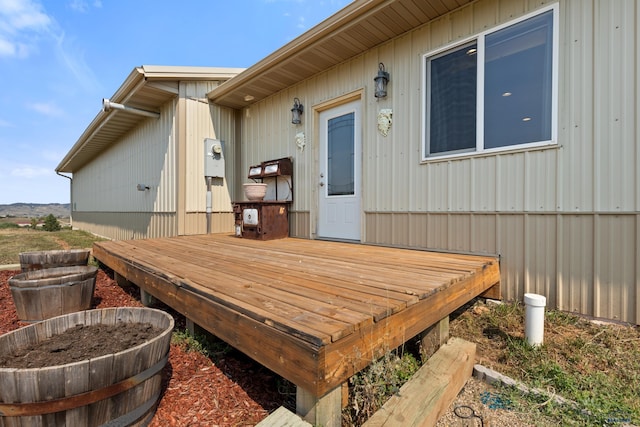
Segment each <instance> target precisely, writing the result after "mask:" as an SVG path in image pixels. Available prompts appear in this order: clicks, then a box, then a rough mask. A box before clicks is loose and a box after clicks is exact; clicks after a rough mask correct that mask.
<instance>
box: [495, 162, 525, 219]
mask: <svg viewBox="0 0 640 427" xmlns="http://www.w3.org/2000/svg"><path fill="white" fill-rule="evenodd" d="M524 165H525V154H524V153H512V154H503V155H499V156H498V158H497V181H496V193H497V194H496V200H497V203H496V208H497V210H498V211H501V212H509V211H511V212H522V211H523V210H524V198H525V192H524V175H523V173H524V170H525V167H524Z"/></svg>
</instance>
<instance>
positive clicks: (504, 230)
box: [497, 214, 526, 300]
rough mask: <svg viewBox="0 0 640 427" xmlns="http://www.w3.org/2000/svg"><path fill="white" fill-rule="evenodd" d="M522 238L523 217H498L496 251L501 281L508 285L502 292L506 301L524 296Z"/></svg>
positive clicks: (523, 243)
mask: <svg viewBox="0 0 640 427" xmlns="http://www.w3.org/2000/svg"><path fill="white" fill-rule="evenodd" d="M524 237H525V236H524V216H523V215H515V214H514V215H500V216H498V224H497V240H498V245H497V250H498V253H499V254H500V257H501V262H500V275H501V279H502V281H503V282H504V283H508V284H509V285H508V286H506V287H505V289H503V290H502V296H503V298H505V299H507V300H515V299H518V298H519V297H521V296H522V295H524V292H523V291H524V272H525V258H524V250H525V248H524V246H525V244H526V242H525V239H524Z"/></svg>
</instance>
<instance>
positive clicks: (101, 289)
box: [0, 270, 545, 427]
mask: <svg viewBox="0 0 640 427" xmlns="http://www.w3.org/2000/svg"><path fill="white" fill-rule="evenodd" d="M18 273H19V271H0V334H4V333H6V332H9V331H11V330H14V329H17V328H19V327H20V326H24V325H26V324H24V323H22V322H20V321H19V320H18V318H17V315H16V312H15V307H14V305H13V300H12V298H11V294H10V290H9V286H8V279H9V278H10V277H11V276H13V275H15V274H18ZM135 289H136V288H131V289H129V290H128V291H125V290H124V289H122V288H121V287H119V286H118V285H117V284H116V283H115V281H114V280H113V279H112V278H111V277H109V276H108V275H107V274H106V273H105V272H104V271H102V270H100V271H99V272H98V278H97V280H96V291H95V295H94V301H93V306H92V308H106V307H123V306H134V307H139V306H141V303H140V301H139V296H138V295H136V293H135ZM172 314H173V315H174V318H175V320H176V327H177V328H184V318H183V317H182V316H180V315H177V314H176V313H172ZM1 365H2V363H1V362H0V366H1ZM164 376H165V383H164V391H163V394H162V397H161V400H160V403H159V406H158V409H157V412H156V414H155V416H154V418H153V420H152V423H151V426H153V427H160V426H221V427H222V426H253V425H255V424H257V423H258V422H260V421H261V420H262V419H264V418H265V417H266V416H267V415H268V414H269V413H270V412H272V411H274V410H275V409H277V408H278V407H279V406H282V405H285V406H287V407H289V408H290V407H291V388H290V387H287V386H286V385H283V382H282V379H281V378H280V377H279V376H278V375H276V374H274V373H272V372H271V371H269V370H267V369H265V368H263V367H262V366H260V365H259V364H257V363H255V362H253V361H252V360H251V359H249V358H247V357H246V356H244V355H243V354H241V353H239V352H236V351H232V352H231V353H228V354H226V355H225V356H223V358H222V359H220V360H218V361H217V363H213V362H212V361H211V360H210V359H209V358H207V357H205V356H203V355H202V354H201V353H198V352H187V351H185V350H184V349H183V348H182V347H180V346H178V345H176V344H171V348H170V353H169V363H168V365H167V368H165V372H164ZM498 399H499V392H498V390H497V389H495V388H494V387H492V386H490V385H487V384H486V383H484V382H482V381H478V380H476V379H474V378H471V379H469V381H468V382H467V384H466V386H465V387H464V389H463V391H462V392H461V393H460V395H459V396H458V397H457V398H456V401H455V402H454V403H453V404H452V405H451V407H450V408H449V409H448V411H447V412H446V413H445V414H444V416H443V417H442V418H441V419H440V421H439V422H438V424H437V425H438V427H444V426H480V425H483V426H489V425H491V426H507V425H508V426H514V427H518V426H533V425H535V426H540V425H545V423H544V422H540V420H537V421H535V422H532V421H531V420H530V419H529V417H528V416H527V415H526V414H519V413H517V412H514V411H512V410H511V409H509V408H508V407H506V406H505V405H500V404H496V400H498ZM459 406H461V407H462V408H460V409H458V410H457V411H454V410H455V408H456V407H459ZM471 410H473V412H471ZM464 417H468V418H464Z"/></svg>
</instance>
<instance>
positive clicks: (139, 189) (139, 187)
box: [136, 184, 149, 191]
mask: <svg viewBox="0 0 640 427" xmlns="http://www.w3.org/2000/svg"><path fill="white" fill-rule="evenodd" d="M136 188H137V189H138V191H145V190H148V189H149V186H148V185H144V184H138V185H137V187H136Z"/></svg>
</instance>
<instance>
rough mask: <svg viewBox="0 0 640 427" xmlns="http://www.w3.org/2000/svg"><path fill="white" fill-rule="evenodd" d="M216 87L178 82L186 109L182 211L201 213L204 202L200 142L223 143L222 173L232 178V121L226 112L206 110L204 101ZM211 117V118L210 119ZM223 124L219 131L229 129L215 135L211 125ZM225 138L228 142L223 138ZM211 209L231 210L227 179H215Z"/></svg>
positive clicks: (207, 84)
mask: <svg viewBox="0 0 640 427" xmlns="http://www.w3.org/2000/svg"><path fill="white" fill-rule="evenodd" d="M216 86H218V84H217V82H182V83H181V86H180V96H181V97H183V98H184V99H185V102H184V107H185V108H186V115H185V117H186V121H187V123H186V129H187V132H186V150H187V151H186V165H185V166H186V170H185V174H186V176H185V180H186V192H187V196H186V207H185V208H186V212H190V213H193V212H205V211H206V201H207V185H206V180H205V178H204V158H203V156H204V154H203V153H204V139H205V138H213V139H220V140H223V141H224V143H225V146H224V153H223V154H224V158H225V174H226V175H227V177H229V176H233V175H231V174H233V160H234V155H233V148H234V141H233V139H232V136H233V135H232V134H231V135H228V134H229V133H231V131H232V130H233V129H234V126H233V120H230V118H229V114H230V112H229V110H226V109H220V108H214V107H210V106H209V104H208V103H207V102H206V101H205V100H206V94H207V92H209V91H211V90H213V89H214V88H215V87H216ZM203 101H204V102H203ZM214 118H215V119H214ZM221 122H224V126H220V127H221V128H222V129H229V130H230V131H227V134H226V135H222V134H220V135H219V134H218V132H217V131H216V129H215V128H214V123H218V124H220V123H221ZM228 136H229V139H227V137H228ZM227 168H229V170H227ZM211 200H212V205H213V206H212V210H213V211H214V212H219V211H227V212H230V211H231V196H230V188H229V179H228V178H227V179H224V180H220V179H215V180H214V185H213V186H212V189H211Z"/></svg>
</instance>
